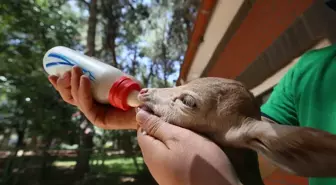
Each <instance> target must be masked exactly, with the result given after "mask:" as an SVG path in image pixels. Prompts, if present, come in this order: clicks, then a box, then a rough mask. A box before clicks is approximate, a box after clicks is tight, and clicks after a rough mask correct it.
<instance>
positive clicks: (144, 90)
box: [140, 88, 148, 94]
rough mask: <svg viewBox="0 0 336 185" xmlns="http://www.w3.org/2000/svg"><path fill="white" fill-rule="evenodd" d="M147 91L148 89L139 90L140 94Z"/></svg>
mask: <svg viewBox="0 0 336 185" xmlns="http://www.w3.org/2000/svg"><path fill="white" fill-rule="evenodd" d="M147 92H148V89H146V88H145V89H141V91H140V94H145V93H147Z"/></svg>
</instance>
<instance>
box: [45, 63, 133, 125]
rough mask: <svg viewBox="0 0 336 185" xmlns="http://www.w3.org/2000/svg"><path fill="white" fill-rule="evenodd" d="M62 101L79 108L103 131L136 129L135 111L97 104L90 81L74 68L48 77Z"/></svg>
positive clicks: (79, 70) (78, 69) (77, 68)
mask: <svg viewBox="0 0 336 185" xmlns="http://www.w3.org/2000/svg"><path fill="white" fill-rule="evenodd" d="M48 79H49V81H50V82H51V84H52V85H53V86H54V88H55V89H56V90H57V91H58V92H59V93H60V95H61V97H62V99H63V100H64V101H65V102H67V103H69V104H72V105H75V106H77V107H78V108H79V109H80V110H81V111H82V112H83V114H84V115H85V116H86V117H87V119H88V120H89V121H90V122H91V123H93V124H94V125H96V126H97V127H100V128H103V129H136V128H137V123H136V120H135V110H134V109H130V110H128V111H123V110H121V109H118V108H114V107H113V106H111V105H108V104H101V103H97V102H96V101H95V100H94V99H93V96H92V92H91V89H90V88H91V84H90V80H89V78H88V77H87V76H86V75H83V73H82V70H81V69H80V68H79V67H77V66H74V67H73V68H72V69H71V71H67V72H65V73H64V74H63V75H62V76H60V77H57V76H55V75H51V76H49V77H48Z"/></svg>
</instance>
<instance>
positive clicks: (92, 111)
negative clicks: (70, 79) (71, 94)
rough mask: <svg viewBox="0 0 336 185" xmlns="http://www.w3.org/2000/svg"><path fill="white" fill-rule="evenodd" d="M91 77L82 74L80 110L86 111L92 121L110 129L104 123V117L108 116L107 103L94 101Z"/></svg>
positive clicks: (79, 98) (79, 91) (79, 95)
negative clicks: (102, 103) (99, 103)
mask: <svg viewBox="0 0 336 185" xmlns="http://www.w3.org/2000/svg"><path fill="white" fill-rule="evenodd" d="M90 83H91V82H90V79H89V78H88V77H87V76H85V75H82V76H81V77H80V82H79V87H78V104H79V108H80V110H81V111H82V112H83V113H84V115H85V116H86V117H87V119H89V120H90V122H91V123H93V124H94V125H96V126H97V127H99V128H102V129H108V125H106V124H104V123H105V122H104V118H105V117H106V116H105V115H104V114H106V113H107V112H106V110H104V109H106V108H105V107H104V106H105V105H98V104H96V103H95V102H94V99H93V97H92V93H91V84H90Z"/></svg>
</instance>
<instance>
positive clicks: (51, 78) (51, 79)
mask: <svg viewBox="0 0 336 185" xmlns="http://www.w3.org/2000/svg"><path fill="white" fill-rule="evenodd" d="M48 80H49V82H50V83H51V85H52V86H53V87H54V88H55V89H56V90H57V80H58V76H55V75H50V76H48Z"/></svg>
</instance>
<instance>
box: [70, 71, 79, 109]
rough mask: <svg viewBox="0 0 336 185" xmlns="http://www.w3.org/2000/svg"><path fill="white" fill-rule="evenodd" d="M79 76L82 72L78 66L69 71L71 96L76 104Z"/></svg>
mask: <svg viewBox="0 0 336 185" xmlns="http://www.w3.org/2000/svg"><path fill="white" fill-rule="evenodd" d="M81 75H82V70H81V69H80V68H79V67H78V66H74V67H73V68H72V69H71V95H72V97H73V99H74V101H75V102H76V103H77V104H78V88H79V80H80V76H81Z"/></svg>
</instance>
